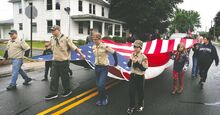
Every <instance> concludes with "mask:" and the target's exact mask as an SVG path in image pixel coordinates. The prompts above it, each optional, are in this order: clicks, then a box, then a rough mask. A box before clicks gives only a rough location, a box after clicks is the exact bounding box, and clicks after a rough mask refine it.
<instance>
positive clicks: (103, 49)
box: [92, 32, 118, 106]
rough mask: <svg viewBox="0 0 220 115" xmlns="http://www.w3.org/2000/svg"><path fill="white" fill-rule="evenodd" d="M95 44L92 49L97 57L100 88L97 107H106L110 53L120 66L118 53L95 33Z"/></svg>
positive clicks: (97, 77) (96, 64)
mask: <svg viewBox="0 0 220 115" xmlns="http://www.w3.org/2000/svg"><path fill="white" fill-rule="evenodd" d="M92 39H93V42H94V43H95V44H94V45H93V47H92V50H93V53H94V55H95V73H96V85H97V87H98V94H99V100H98V101H96V102H95V105H97V106H104V105H107V104H108V96H107V94H106V90H105V84H106V80H107V74H108V66H109V59H108V53H111V54H112V55H113V57H114V60H115V64H114V66H117V65H118V59H117V54H116V51H114V50H113V49H112V48H110V47H109V46H107V45H105V44H104V43H102V42H101V34H100V33H96V32H94V33H93V36H92Z"/></svg>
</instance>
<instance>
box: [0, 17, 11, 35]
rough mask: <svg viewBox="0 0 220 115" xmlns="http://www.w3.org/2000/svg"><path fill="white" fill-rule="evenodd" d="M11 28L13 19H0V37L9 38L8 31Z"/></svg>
mask: <svg viewBox="0 0 220 115" xmlns="http://www.w3.org/2000/svg"><path fill="white" fill-rule="evenodd" d="M12 28H13V20H12V19H10V20H3V21H0V39H7V38H9V35H8V32H9V31H10V30H11V29H12Z"/></svg>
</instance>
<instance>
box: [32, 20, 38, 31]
mask: <svg viewBox="0 0 220 115" xmlns="http://www.w3.org/2000/svg"><path fill="white" fill-rule="evenodd" d="M32 32H34V33H36V32H37V23H36V22H34V23H32Z"/></svg>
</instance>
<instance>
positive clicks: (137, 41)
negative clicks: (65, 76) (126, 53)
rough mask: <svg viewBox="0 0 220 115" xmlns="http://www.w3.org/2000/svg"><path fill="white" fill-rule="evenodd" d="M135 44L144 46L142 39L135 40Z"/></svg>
mask: <svg viewBox="0 0 220 115" xmlns="http://www.w3.org/2000/svg"><path fill="white" fill-rule="evenodd" d="M134 46H137V47H140V48H142V46H143V42H142V41H141V40H135V42H134Z"/></svg>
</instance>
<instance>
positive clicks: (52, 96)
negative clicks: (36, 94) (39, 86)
mask: <svg viewBox="0 0 220 115" xmlns="http://www.w3.org/2000/svg"><path fill="white" fill-rule="evenodd" d="M56 98H58V95H57V94H49V95H48V96H46V97H45V100H47V101H48V100H52V99H56Z"/></svg>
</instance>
